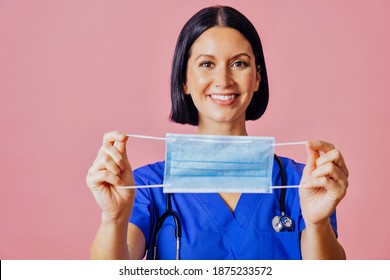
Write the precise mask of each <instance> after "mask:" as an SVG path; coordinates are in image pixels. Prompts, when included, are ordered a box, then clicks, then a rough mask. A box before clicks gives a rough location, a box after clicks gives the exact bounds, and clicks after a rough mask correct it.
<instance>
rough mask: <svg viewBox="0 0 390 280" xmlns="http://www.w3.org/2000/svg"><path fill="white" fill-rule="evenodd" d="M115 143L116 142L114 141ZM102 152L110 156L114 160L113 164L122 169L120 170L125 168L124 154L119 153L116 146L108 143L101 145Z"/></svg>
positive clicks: (125, 158)
mask: <svg viewBox="0 0 390 280" xmlns="http://www.w3.org/2000/svg"><path fill="white" fill-rule="evenodd" d="M116 143H118V142H116ZM102 154H103V155H108V156H109V157H110V158H112V159H113V160H114V162H115V164H116V165H117V166H118V167H119V168H120V170H122V171H124V170H126V168H127V164H126V161H127V157H126V154H121V153H120V151H118V149H117V148H115V147H113V146H112V145H110V144H105V145H103V148H102Z"/></svg>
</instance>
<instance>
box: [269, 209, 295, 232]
mask: <svg viewBox="0 0 390 280" xmlns="http://www.w3.org/2000/svg"><path fill="white" fill-rule="evenodd" d="M272 227H273V229H274V230H275V231H276V232H281V231H283V230H287V231H292V229H293V227H294V223H293V221H292V220H291V218H290V217H288V216H286V215H285V214H284V213H282V215H281V216H275V217H274V218H273V219H272Z"/></svg>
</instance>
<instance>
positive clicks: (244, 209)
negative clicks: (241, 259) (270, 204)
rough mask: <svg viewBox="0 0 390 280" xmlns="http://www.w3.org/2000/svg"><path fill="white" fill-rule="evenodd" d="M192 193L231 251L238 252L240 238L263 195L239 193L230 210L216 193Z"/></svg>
mask: <svg viewBox="0 0 390 280" xmlns="http://www.w3.org/2000/svg"><path fill="white" fill-rule="evenodd" d="M194 195H195V197H196V198H197V200H198V201H199V203H200V205H202V207H203V209H204V210H205V212H206V213H207V215H208V217H209V219H210V222H213V223H214V224H215V225H216V226H217V227H218V228H219V230H220V231H221V233H222V234H223V235H225V236H226V238H227V239H228V240H229V243H230V245H231V248H232V251H233V252H235V253H237V252H239V248H240V245H241V241H242V238H243V237H244V235H245V233H246V229H247V227H248V224H249V222H250V220H251V218H252V216H253V213H254V212H255V210H256V208H257V205H258V204H259V202H260V201H261V199H262V197H263V196H261V195H256V194H250V193H243V194H241V196H240V198H239V200H238V202H237V205H236V208H235V209H234V212H232V211H231V210H230V208H229V207H228V206H227V204H226V203H225V201H224V200H223V199H222V197H221V196H220V195H219V194H218V193H210V194H194Z"/></svg>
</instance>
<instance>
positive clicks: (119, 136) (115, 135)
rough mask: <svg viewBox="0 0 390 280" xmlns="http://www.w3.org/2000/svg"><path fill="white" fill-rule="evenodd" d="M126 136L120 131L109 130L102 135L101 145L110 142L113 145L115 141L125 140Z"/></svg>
mask: <svg viewBox="0 0 390 280" xmlns="http://www.w3.org/2000/svg"><path fill="white" fill-rule="evenodd" d="M127 138H128V137H127V136H126V135H125V134H124V133H120V132H119V131H116V130H114V131H110V132H107V133H105V134H104V136H103V145H104V144H111V145H114V143H115V142H116V141H126V140H127Z"/></svg>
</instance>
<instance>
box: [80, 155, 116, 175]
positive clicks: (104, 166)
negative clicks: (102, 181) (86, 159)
mask: <svg viewBox="0 0 390 280" xmlns="http://www.w3.org/2000/svg"><path fill="white" fill-rule="evenodd" d="M101 170H108V171H110V172H111V173H113V174H115V175H117V176H119V175H120V174H121V169H120V168H119V166H118V165H117V164H116V163H115V162H114V160H113V159H112V158H111V157H110V156H109V155H107V154H106V155H103V156H101V157H100V159H99V160H97V161H96V162H95V163H94V164H93V165H92V166H91V168H90V169H89V170H88V173H95V172H98V171H101Z"/></svg>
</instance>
